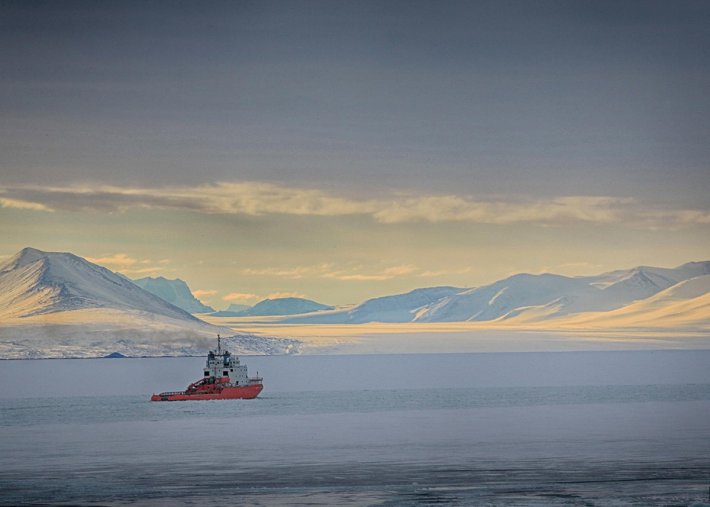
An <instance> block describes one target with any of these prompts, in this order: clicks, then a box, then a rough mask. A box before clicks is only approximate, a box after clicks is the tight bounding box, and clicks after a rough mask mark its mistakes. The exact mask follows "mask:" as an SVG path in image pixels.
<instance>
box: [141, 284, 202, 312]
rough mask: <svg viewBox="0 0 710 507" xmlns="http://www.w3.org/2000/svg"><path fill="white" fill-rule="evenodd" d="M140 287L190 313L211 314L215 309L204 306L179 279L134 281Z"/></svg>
mask: <svg viewBox="0 0 710 507" xmlns="http://www.w3.org/2000/svg"><path fill="white" fill-rule="evenodd" d="M133 283H135V284H136V285H137V286H138V287H140V288H141V289H145V290H147V291H148V292H150V293H151V294H155V295H156V296H158V297H160V298H162V299H164V300H165V301H167V302H168V303H170V304H173V305H175V306H177V307H178V308H182V309H183V310H185V311H186V312H189V313H210V312H214V308H212V307H211V306H207V305H205V304H203V303H202V302H201V301H200V300H199V299H197V298H196V297H195V296H194V295H193V294H192V291H191V290H190V287H188V285H187V284H186V283H185V282H184V281H183V280H180V279H179V278H176V279H175V280H169V279H167V278H163V277H162V276H159V277H157V278H152V277H146V278H139V279H138V280H133Z"/></svg>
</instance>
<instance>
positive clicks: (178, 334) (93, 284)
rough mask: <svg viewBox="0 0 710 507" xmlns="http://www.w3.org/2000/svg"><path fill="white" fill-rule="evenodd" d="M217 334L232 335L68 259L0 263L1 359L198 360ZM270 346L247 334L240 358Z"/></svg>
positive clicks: (42, 256)
mask: <svg viewBox="0 0 710 507" xmlns="http://www.w3.org/2000/svg"><path fill="white" fill-rule="evenodd" d="M217 333H220V334H222V335H224V336H230V335H234V334H235V333H234V332H233V331H232V330H231V329H229V328H225V327H219V326H214V325H212V324H208V323H206V322H203V321H202V320H200V319H198V318H196V317H194V316H192V315H191V314H189V313H188V312H186V311H184V310H182V309H181V308H178V307H177V306H174V305H172V304H170V303H168V302H167V301H165V300H163V299H161V298H160V297H158V296H156V295H154V294H151V293H150V292H148V291H145V290H143V289H141V288H140V287H138V286H137V285H135V284H134V283H132V282H131V281H130V280H128V279H126V278H125V277H123V276H120V275H118V274H117V273H114V272H112V271H110V270H108V269H106V268H103V267H101V266H98V265H96V264H92V263H91V262H88V261H87V260H85V259H82V258H81V257H78V256H76V255H73V254H71V253H55V252H42V251H40V250H36V249H33V248H25V249H23V250H22V251H20V252H19V253H18V254H16V255H15V256H14V257H12V258H11V259H9V260H8V261H6V262H4V263H3V264H2V265H0V358H9V357H18V358H19V357H68V356H70V357H82V356H103V355H106V354H108V353H111V352H120V353H122V354H124V355H173V354H177V355H185V354H195V353H199V354H201V353H203V352H204V351H205V350H207V348H209V347H210V346H211V345H212V342H213V340H214V337H215V336H216V334H217ZM267 342H268V340H262V341H260V340H259V338H258V337H253V336H242V339H241V341H239V343H242V344H244V348H243V349H242V350H235V352H238V353H243V352H260V353H261V352H265V351H269V350H273V349H275V348H276V349H277V348H278V346H279V343H280V342H278V341H273V340H272V341H271V342H268V343H267ZM283 345H284V347H287V346H288V345H289V344H287V343H286V342H284V343H283ZM290 345H293V344H290Z"/></svg>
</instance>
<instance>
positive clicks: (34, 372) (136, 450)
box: [0, 351, 710, 506]
mask: <svg viewBox="0 0 710 507" xmlns="http://www.w3.org/2000/svg"><path fill="white" fill-rule="evenodd" d="M242 359H243V361H244V362H246V363H247V364H248V365H249V368H250V373H252V374H255V373H256V371H257V370H258V371H259V374H260V375H263V376H264V378H265V389H264V391H263V393H262V395H261V396H260V397H259V398H258V399H256V400H232V401H201V402H174V403H151V402H149V401H148V399H149V397H150V394H151V393H152V392H154V391H156V392H157V391H162V390H168V389H171V390H172V389H181V388H184V386H185V385H187V384H188V383H189V382H190V381H192V380H194V379H195V378H199V376H200V370H201V367H202V363H203V359H202V358H165V359H115V360H109V359H97V360H39V361H38V360H35V361H0V385H1V386H2V389H1V390H0V391H2V392H1V394H0V504H3V505H26V504H30V505H31V504H40V505H48V504H49V505H62V504H65V505H106V506H115V505H148V506H164V505H165V506H167V505H195V506H197V505H200V506H204V505H207V506H210V505H540V506H542V505H585V506H589V505H600V506H611V505H678V506H687V505H690V504H692V503H694V502H700V501H705V502H707V501H708V487H709V486H710V351H653V352H573V353H526V354H513V353H510V354H505V353H501V354H456V355H447V354H442V355H415V354H412V355H371V356H278V357H276V356H272V357H243V358H242Z"/></svg>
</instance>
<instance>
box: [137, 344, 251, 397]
mask: <svg viewBox="0 0 710 507" xmlns="http://www.w3.org/2000/svg"><path fill="white" fill-rule="evenodd" d="M257 375H258V373H257ZM263 380H264V379H263V378H261V377H259V376H257V377H252V378H249V375H248V374H247V366H246V365H245V364H241V363H240V362H239V358H238V357H237V356H233V355H232V354H230V353H229V351H228V350H226V349H225V350H224V352H223V351H222V339H221V338H220V336H219V335H217V351H216V352H213V351H211V350H210V351H209V353H208V354H207V364H206V365H205V371H204V377H203V378H201V379H200V380H198V381H197V382H193V383H192V384H190V385H189V386H187V389H186V390H184V391H169V392H165V393H160V394H154V395H153V396H151V398H150V400H151V401H184V400H237V399H252V398H256V397H257V396H259V393H260V392H261V390H262V389H264V385H263V384H262V381H263Z"/></svg>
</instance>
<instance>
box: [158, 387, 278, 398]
mask: <svg viewBox="0 0 710 507" xmlns="http://www.w3.org/2000/svg"><path fill="white" fill-rule="evenodd" d="M262 389H264V386H263V385H262V384H253V385H249V386H240V387H225V388H223V389H221V390H219V392H209V393H201V392H194V393H187V392H181V393H160V394H154V395H153V396H152V397H151V398H150V400H151V401H187V400H251V399H253V398H256V397H257V396H259V393H260V392H261V391H262Z"/></svg>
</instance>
